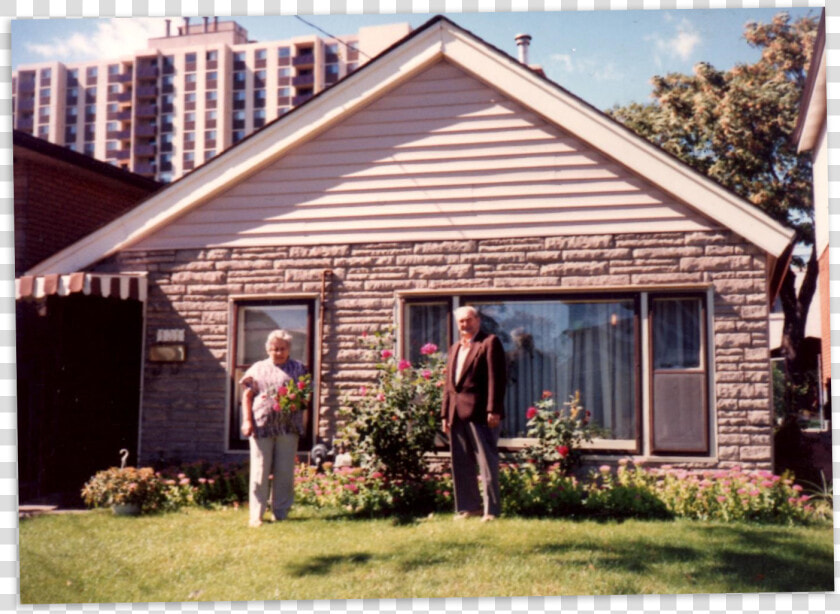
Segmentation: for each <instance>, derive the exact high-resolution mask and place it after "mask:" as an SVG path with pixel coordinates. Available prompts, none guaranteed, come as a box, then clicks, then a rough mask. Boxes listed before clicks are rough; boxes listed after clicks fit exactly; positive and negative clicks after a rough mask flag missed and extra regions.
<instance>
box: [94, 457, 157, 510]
mask: <svg viewBox="0 0 840 614" xmlns="http://www.w3.org/2000/svg"><path fill="white" fill-rule="evenodd" d="M82 499H83V500H84V502H85V504H86V505H87V506H88V507H105V508H107V507H110V508H111V509H112V510H113V511H114V513H115V514H117V515H137V514H142V513H148V512H153V511H156V510H158V509H160V506H161V504H162V503H163V500H164V484H163V482H162V481H161V479H160V477H159V476H158V475H157V474H156V473H155V471H154V469H152V468H151V467H141V468H139V469H138V468H137V467H122V468H119V467H111V468H110V469H106V470H104V471H99V472H98V473H96V475H94V476H93V477H92V478H91V479H90V480H88V482H87V483H86V484H85V485H84V487H83V488H82Z"/></svg>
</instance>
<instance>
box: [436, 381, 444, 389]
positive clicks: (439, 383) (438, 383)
mask: <svg viewBox="0 0 840 614" xmlns="http://www.w3.org/2000/svg"><path fill="white" fill-rule="evenodd" d="M443 385H444V382H443V380H440V381H437V382H435V387H436V388H440V387H441V386H443Z"/></svg>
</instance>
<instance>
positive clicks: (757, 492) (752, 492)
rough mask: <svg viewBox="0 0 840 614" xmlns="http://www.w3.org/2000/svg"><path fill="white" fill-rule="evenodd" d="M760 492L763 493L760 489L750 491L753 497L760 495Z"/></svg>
mask: <svg viewBox="0 0 840 614" xmlns="http://www.w3.org/2000/svg"><path fill="white" fill-rule="evenodd" d="M760 494H761V492H760V491H758V490H751V491H750V496H751V497H757V496H758V495H760Z"/></svg>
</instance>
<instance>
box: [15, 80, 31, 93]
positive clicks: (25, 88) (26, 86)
mask: <svg viewBox="0 0 840 614" xmlns="http://www.w3.org/2000/svg"><path fill="white" fill-rule="evenodd" d="M34 93H35V82H34V81H21V82H20V83H18V94H34Z"/></svg>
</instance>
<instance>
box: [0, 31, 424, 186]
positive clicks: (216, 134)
mask: <svg viewBox="0 0 840 614" xmlns="http://www.w3.org/2000/svg"><path fill="white" fill-rule="evenodd" d="M162 24H165V29H166V31H165V35H164V36H161V37H159V38H152V39H149V42H148V48H147V49H145V50H143V51H138V52H135V53H133V54H132V55H126V56H120V57H115V58H108V59H102V60H96V61H91V62H81V63H68V64H65V63H62V62H60V61H54V62H46V63H40V64H30V65H22V66H20V67H18V70H17V71H16V72H15V73H14V74H13V76H12V107H13V117H14V128H15V129H17V130H20V131H22V132H25V133H27V134H31V135H33V136H37V137H39V138H42V139H45V140H48V141H50V142H53V143H56V144H59V145H64V146H66V147H68V148H70V149H72V150H74V151H78V152H82V153H85V154H87V155H90V156H93V157H95V158H98V159H101V160H105V161H107V162H110V163H112V164H114V165H115V166H118V167H120V168H124V169H127V170H131V171H133V172H135V173H138V174H140V175H144V176H147V177H150V178H154V179H157V180H159V181H172V180H174V179H177V178H178V177H180V176H181V175H183V174H184V173H186V172H189V171H190V170H192V169H193V168H195V167H197V166H199V165H201V164H202V163H204V162H205V161H206V160H209V159H210V158H212V157H213V156H215V155H216V154H218V153H220V152H221V151H223V150H224V149H226V148H228V147H230V146H231V145H233V144H235V143H237V142H238V141H241V140H242V139H243V138H245V136H247V135H248V134H250V133H251V132H252V131H254V130H256V129H258V128H260V127H262V126H263V125H265V124H266V123H268V122H270V121H271V120H273V119H275V118H277V117H279V116H280V115H283V114H284V113H286V112H288V111H289V110H290V109H291V108H293V107H295V106H297V105H299V104H301V103H303V102H305V101H306V100H308V99H309V98H311V97H312V96H314V95H315V94H317V93H318V92H320V91H321V90H323V89H324V88H325V87H328V86H329V85H331V84H333V83H335V82H336V81H338V80H339V79H341V78H342V77H344V76H346V75H347V74H349V73H351V72H353V71H354V70H356V69H357V68H358V67H359V66H361V65H362V64H364V63H366V62H367V61H369V60H370V59H372V58H373V57H375V56H376V55H377V54H378V53H379V52H380V51H382V50H383V49H385V48H387V47H389V46H390V45H391V44H392V43H394V42H395V41H397V40H399V39H400V38H402V37H403V36H405V35H407V34H408V33H409V31H410V28H409V26H408V24H406V23H403V24H389V25H383V26H370V27H364V28H360V29H359V31H358V33H356V34H351V35H343V36H336V37H335V38H329V37H321V36H318V35H315V34H313V35H307V36H299V37H295V38H291V39H287V40H275V41H269V42H256V41H252V40H249V39H248V32H247V30H246V29H245V28H243V27H242V26H240V25H239V24H238V23H236V22H235V21H220V20H219V19H218V18H208V17H204V18H203V19H202V20H200V21H198V22H197V23H196V22H195V21H194V22H193V23H190V20H189V18H184V21H183V25H180V26H177V28H175V29H174V31H173V28H172V25H173V24H172V23H171V20H169V19H167V20H165V22H162Z"/></svg>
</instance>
